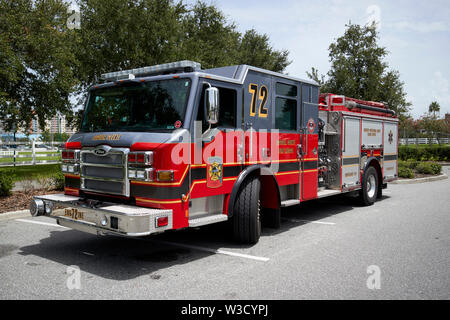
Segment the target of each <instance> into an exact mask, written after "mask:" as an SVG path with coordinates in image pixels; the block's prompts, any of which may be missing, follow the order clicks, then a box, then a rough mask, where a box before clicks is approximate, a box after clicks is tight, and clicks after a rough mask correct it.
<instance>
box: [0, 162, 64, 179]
mask: <svg viewBox="0 0 450 320" xmlns="http://www.w3.org/2000/svg"><path fill="white" fill-rule="evenodd" d="M3 171H6V172H10V173H12V174H14V180H15V181H20V180H28V179H34V178H37V177H38V176H46V177H50V176H52V175H53V174H55V173H56V172H59V171H61V165H60V164H40V165H35V166H17V167H0V172H3Z"/></svg>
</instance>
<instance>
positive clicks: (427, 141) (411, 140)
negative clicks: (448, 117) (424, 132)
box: [399, 138, 448, 145]
mask: <svg viewBox="0 0 450 320" xmlns="http://www.w3.org/2000/svg"><path fill="white" fill-rule="evenodd" d="M399 143H400V144H401V145H406V144H430V139H429V138H408V139H406V138H401V139H400V140H399ZM431 143H432V144H448V138H441V139H439V141H438V139H436V138H433V139H431Z"/></svg>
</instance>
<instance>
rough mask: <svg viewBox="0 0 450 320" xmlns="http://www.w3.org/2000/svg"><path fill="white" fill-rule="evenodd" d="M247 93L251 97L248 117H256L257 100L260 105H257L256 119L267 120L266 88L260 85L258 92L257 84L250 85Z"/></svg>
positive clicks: (267, 94)
mask: <svg viewBox="0 0 450 320" xmlns="http://www.w3.org/2000/svg"><path fill="white" fill-rule="evenodd" d="M248 91H249V92H250V94H251V95H252V103H251V106H250V116H251V117H254V116H256V108H257V105H258V100H259V101H261V103H260V104H259V109H258V117H259V118H267V115H268V114H269V110H267V108H266V103H267V99H268V96H269V90H268V89H267V87H266V86H265V85H262V86H261V87H259V90H258V85H257V84H253V83H250V85H249V86H248Z"/></svg>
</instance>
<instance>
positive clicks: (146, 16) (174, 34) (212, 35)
mask: <svg viewBox="0 0 450 320" xmlns="http://www.w3.org/2000/svg"><path fill="white" fill-rule="evenodd" d="M77 3H78V5H79V7H80V12H81V18H82V19H81V29H80V30H78V36H79V39H78V44H79V45H78V46H77V50H76V54H77V58H78V60H79V61H80V63H79V68H78V72H77V74H78V75H79V77H80V79H81V85H80V87H79V88H78V89H79V92H80V93H81V92H84V90H85V89H86V88H87V87H89V86H91V85H93V84H94V83H96V82H97V81H98V79H99V78H100V76H101V74H102V73H105V72H110V71H116V70H125V69H132V68H138V67H142V66H148V65H155V64H161V63H166V62H172V61H177V60H193V61H197V62H200V63H201V64H202V68H204V69H208V68H215V67H221V66H227V65H233V64H244V63H246V64H251V65H254V66H256V67H262V68H266V69H269V70H273V71H280V72H282V71H284V69H285V68H286V66H287V65H289V63H290V62H289V61H288V52H287V51H286V50H284V51H277V50H275V49H273V48H272V47H271V46H270V43H269V38H268V36H267V35H259V34H258V33H257V32H256V31H255V30H250V31H248V32H246V33H245V34H244V35H242V34H241V33H240V32H239V31H238V30H237V27H236V25H235V23H233V22H231V21H229V20H227V18H226V17H225V15H224V14H223V12H222V11H220V10H219V9H218V8H217V7H216V6H214V5H208V4H206V3H205V2H202V1H198V2H196V3H195V4H193V5H190V6H188V5H185V4H183V3H182V2H181V1H180V2H174V1H172V0H89V1H88V0H78V1H77Z"/></svg>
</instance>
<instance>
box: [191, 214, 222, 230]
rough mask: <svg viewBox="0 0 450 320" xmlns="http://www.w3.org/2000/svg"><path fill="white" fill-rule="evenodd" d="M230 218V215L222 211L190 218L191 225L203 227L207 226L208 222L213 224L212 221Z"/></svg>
mask: <svg viewBox="0 0 450 320" xmlns="http://www.w3.org/2000/svg"><path fill="white" fill-rule="evenodd" d="M227 220H228V216H227V215H225V214H222V213H219V214H213V215H210V214H209V215H206V216H201V217H195V218H192V219H189V227H193V228H195V227H201V226H205V225H207V224H212V223H217V222H222V221H227Z"/></svg>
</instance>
